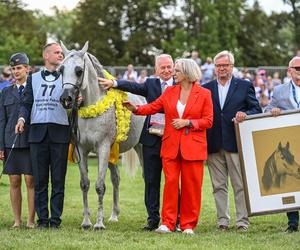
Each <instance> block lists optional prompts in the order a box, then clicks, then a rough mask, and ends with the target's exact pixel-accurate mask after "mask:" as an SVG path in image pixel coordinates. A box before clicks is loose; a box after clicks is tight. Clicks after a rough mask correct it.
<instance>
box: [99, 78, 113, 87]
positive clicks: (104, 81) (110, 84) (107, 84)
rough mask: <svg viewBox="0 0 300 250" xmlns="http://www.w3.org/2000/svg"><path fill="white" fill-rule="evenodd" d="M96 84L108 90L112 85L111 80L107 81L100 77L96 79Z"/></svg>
mask: <svg viewBox="0 0 300 250" xmlns="http://www.w3.org/2000/svg"><path fill="white" fill-rule="evenodd" d="M98 83H99V84H100V85H101V86H102V87H103V88H104V89H110V88H111V87H112V86H113V85H114V81H113V80H108V79H105V78H102V77H98Z"/></svg>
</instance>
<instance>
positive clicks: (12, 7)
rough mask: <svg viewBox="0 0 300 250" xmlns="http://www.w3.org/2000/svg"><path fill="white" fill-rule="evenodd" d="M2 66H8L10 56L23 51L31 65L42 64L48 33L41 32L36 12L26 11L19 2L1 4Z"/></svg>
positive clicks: (10, 0) (11, 1)
mask: <svg viewBox="0 0 300 250" xmlns="http://www.w3.org/2000/svg"><path fill="white" fill-rule="evenodd" d="M0 27H1V33H0V64H7V63H8V59H9V56H10V55H12V54H13V53H16V52H19V51H23V52H25V53H27V54H28V56H29V58H30V63H31V64H41V63H42V57H41V50H42V45H44V44H45V42H46V32H45V31H43V30H40V28H39V26H38V22H37V18H36V17H35V15H34V12H32V11H27V10H24V5H23V3H22V2H21V1H19V0H7V1H2V2H0Z"/></svg>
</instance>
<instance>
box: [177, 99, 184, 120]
mask: <svg viewBox="0 0 300 250" xmlns="http://www.w3.org/2000/svg"><path fill="white" fill-rule="evenodd" d="M185 106H186V104H182V103H181V101H180V100H178V102H177V105H176V108H177V112H178V115H179V118H182V115H183V112H184V109H185Z"/></svg>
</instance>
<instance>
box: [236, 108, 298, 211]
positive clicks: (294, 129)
mask: <svg viewBox="0 0 300 250" xmlns="http://www.w3.org/2000/svg"><path fill="white" fill-rule="evenodd" d="M235 132H236V138H237V144H238V151H239V157H240V161H241V170H242V177H243V183H244V190H245V199H246V205H247V210H248V214H249V216H255V215H263V214H271V213H280V212H285V211H293V210H298V209H300V110H299V109H298V110H293V111H282V112H281V115H279V116H277V117H272V116H271V115H270V113H269V114H257V115H252V116H248V117H247V118H246V120H245V121H244V122H241V123H235Z"/></svg>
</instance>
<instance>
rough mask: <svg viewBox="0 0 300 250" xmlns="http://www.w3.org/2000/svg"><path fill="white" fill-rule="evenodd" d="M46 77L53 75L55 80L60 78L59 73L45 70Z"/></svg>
mask: <svg viewBox="0 0 300 250" xmlns="http://www.w3.org/2000/svg"><path fill="white" fill-rule="evenodd" d="M44 74H45V76H49V75H53V76H54V77H55V78H56V77H58V76H59V73H58V72H57V71H53V72H50V71H49V70H44Z"/></svg>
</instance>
